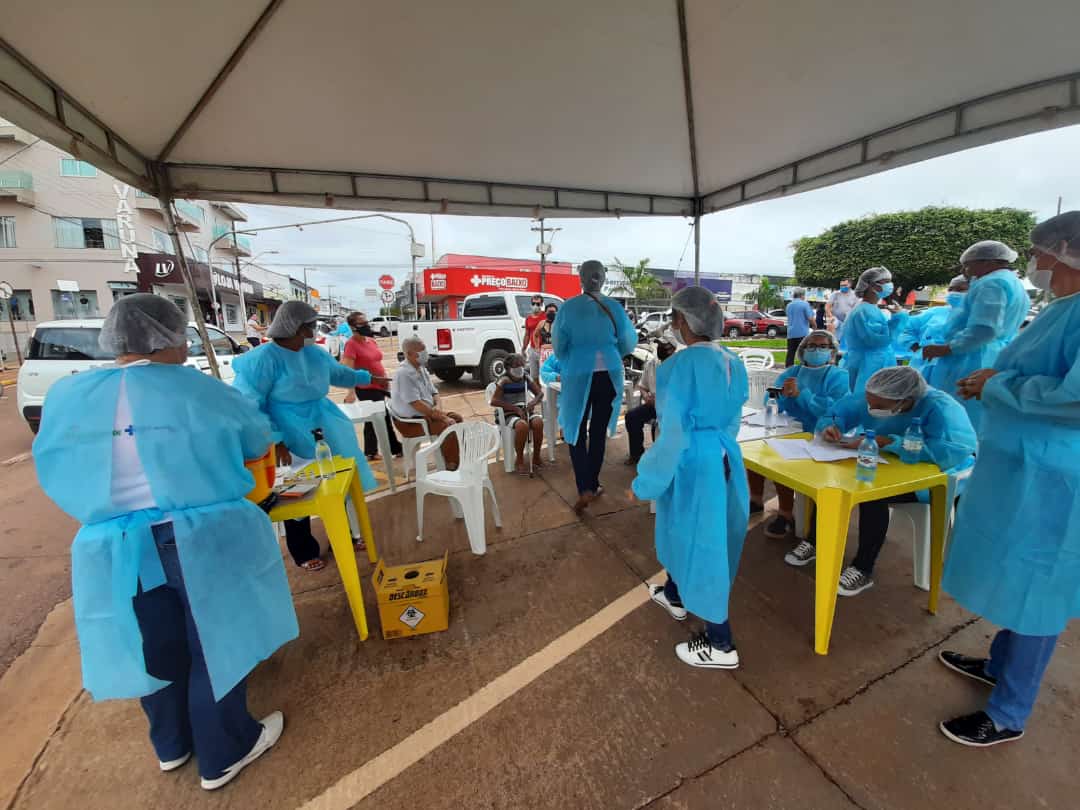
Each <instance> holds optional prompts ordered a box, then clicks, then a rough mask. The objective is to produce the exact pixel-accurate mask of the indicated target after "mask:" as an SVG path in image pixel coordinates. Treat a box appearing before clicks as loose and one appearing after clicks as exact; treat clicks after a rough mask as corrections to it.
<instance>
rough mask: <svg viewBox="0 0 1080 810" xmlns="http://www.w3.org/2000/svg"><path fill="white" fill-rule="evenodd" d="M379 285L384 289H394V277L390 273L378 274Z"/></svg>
mask: <svg viewBox="0 0 1080 810" xmlns="http://www.w3.org/2000/svg"><path fill="white" fill-rule="evenodd" d="M379 286H380V287H382V288H383V289H384V290H392V289H394V277H393V276H391V275H385V276H379Z"/></svg>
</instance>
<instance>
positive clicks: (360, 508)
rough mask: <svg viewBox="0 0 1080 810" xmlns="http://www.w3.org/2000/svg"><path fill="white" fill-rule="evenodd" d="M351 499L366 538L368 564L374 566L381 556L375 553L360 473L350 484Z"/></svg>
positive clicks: (373, 537)
mask: <svg viewBox="0 0 1080 810" xmlns="http://www.w3.org/2000/svg"><path fill="white" fill-rule="evenodd" d="M349 497H350V498H352V503H353V509H354V510H355V511H356V519H357V520H358V521H360V535H361V536H362V537H363V538H364V548H365V549H367V558H368V562H370V563H371V564H372V565H374V564H375V563H377V562H378V561H379V555H378V553H376V551H375V534H374V532H372V531H371V518H370V516H369V515H368V509H367V501H365V500H364V487H363V485H362V484H361V483H360V473H359V471H358V472H357V473H356V474H355V475H353V479H352V482H351V483H350V484H349Z"/></svg>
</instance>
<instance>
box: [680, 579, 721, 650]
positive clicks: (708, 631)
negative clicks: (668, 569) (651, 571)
mask: <svg viewBox="0 0 1080 810" xmlns="http://www.w3.org/2000/svg"><path fill="white" fill-rule="evenodd" d="M664 596H666V597H667V600H668V601H669V602H671V604H673V605H675V607H683V603H682V599H680V598H679V586H678V585H676V584H675V580H673V579H672V578H671V575H670V574H669V575H668V578H667V582H665V583H664ZM705 635H706V636H707V637H708V639H709V643H710V644H711V645H713V646H714V647H716V649H718V650H723V651H724V652H731V651H732V650H734V649H735V640H734V639H733V638H732V637H731V622H730V621H726V622H724V623H723V624H715V623H713V622H705Z"/></svg>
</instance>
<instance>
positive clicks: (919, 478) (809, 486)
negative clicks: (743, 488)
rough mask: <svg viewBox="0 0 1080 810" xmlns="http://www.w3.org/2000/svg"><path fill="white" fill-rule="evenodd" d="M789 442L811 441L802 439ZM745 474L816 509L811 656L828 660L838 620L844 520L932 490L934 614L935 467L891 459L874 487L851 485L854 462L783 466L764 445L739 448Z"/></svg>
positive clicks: (943, 500) (942, 485) (939, 536)
mask: <svg viewBox="0 0 1080 810" xmlns="http://www.w3.org/2000/svg"><path fill="white" fill-rule="evenodd" d="M786 438H790V439H811V438H813V437H812V435H811V434H808V433H801V434H798V435H795V436H789V437H786ZM740 447H741V449H742V453H743V461H744V462H745V464H746V469H748V470H752V471H754V472H756V473H760V474H761V475H763V476H765V477H766V478H768V479H770V480H772V481H774V482H776V483H778V484H784V485H785V486H788V487H791V488H792V489H793V490H795V491H796V492H801V493H802V494H803V495H805V496H806V497H807V498H808V499H809V500H810V501H814V502H816V503H817V541H816V542H817V561H816V563H815V565H816V582H815V586H814V590H815V596H814V652H816V653H818V654H819V655H828V653H829V639H830V637H831V636H832V625H833V617H834V616H835V614H836V589H837V587H838V586H839V584H840V571H841V567H842V565H843V563H844V547H845V546H846V545H847V532H848V519H849V518H850V516H851V510H852V508H853V507H854V506H856V505H857V504H860V503H865V502H866V501H876V500H880V499H881V498H888V497H890V496H892V495H902V494H904V493H906V492H917V491H918V490H920V489H929V490H930V510H931V511H930V525H931V528H932V530H931V536H930V604H929V610H930V612H931V613H937V606H938V597H939V596H940V594H941V572H942V567H943V565H944V555H945V521H946V518H947V516H948V503H949V492H948V489H949V477H948V475H946V474H945V473H943V472H942V471H941V470H940V468H938V466H937V465H936V464H926V463H920V464H903V463H901V461H900V459H898V458H896V457H895V456H892V455H891V454H890V456H889V458H888V461H889V463H888V464H881V465H879V466H878V469H877V475H876V476H875V478H874V482H873V483H872V484H864V483H862V482H861V481H857V480H856V479H855V459H847V460H845V461H831V462H818V461H812V460H810V459H799V460H793V461H787V460H785V459H784V458H783V457H782V456H781V455H780V454H779V453H777V452H776V451H774V450H773V449H772V448H770V447H769V446H768V445H767V444H766V443H765V441H764V440H759V441H752V442H746V443H744V444H742V445H740ZM806 509H807V515H806V518H807V519H806V525H808V526H809V525H810V515H809V510H810V503H809V501H808V502H807V505H806Z"/></svg>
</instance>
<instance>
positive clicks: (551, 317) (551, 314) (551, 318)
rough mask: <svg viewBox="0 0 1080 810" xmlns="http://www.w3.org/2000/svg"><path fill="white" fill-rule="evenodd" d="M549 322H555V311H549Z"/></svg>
mask: <svg viewBox="0 0 1080 810" xmlns="http://www.w3.org/2000/svg"><path fill="white" fill-rule="evenodd" d="M547 322H548V323H555V313H554V312H549V313H548V314H547Z"/></svg>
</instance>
